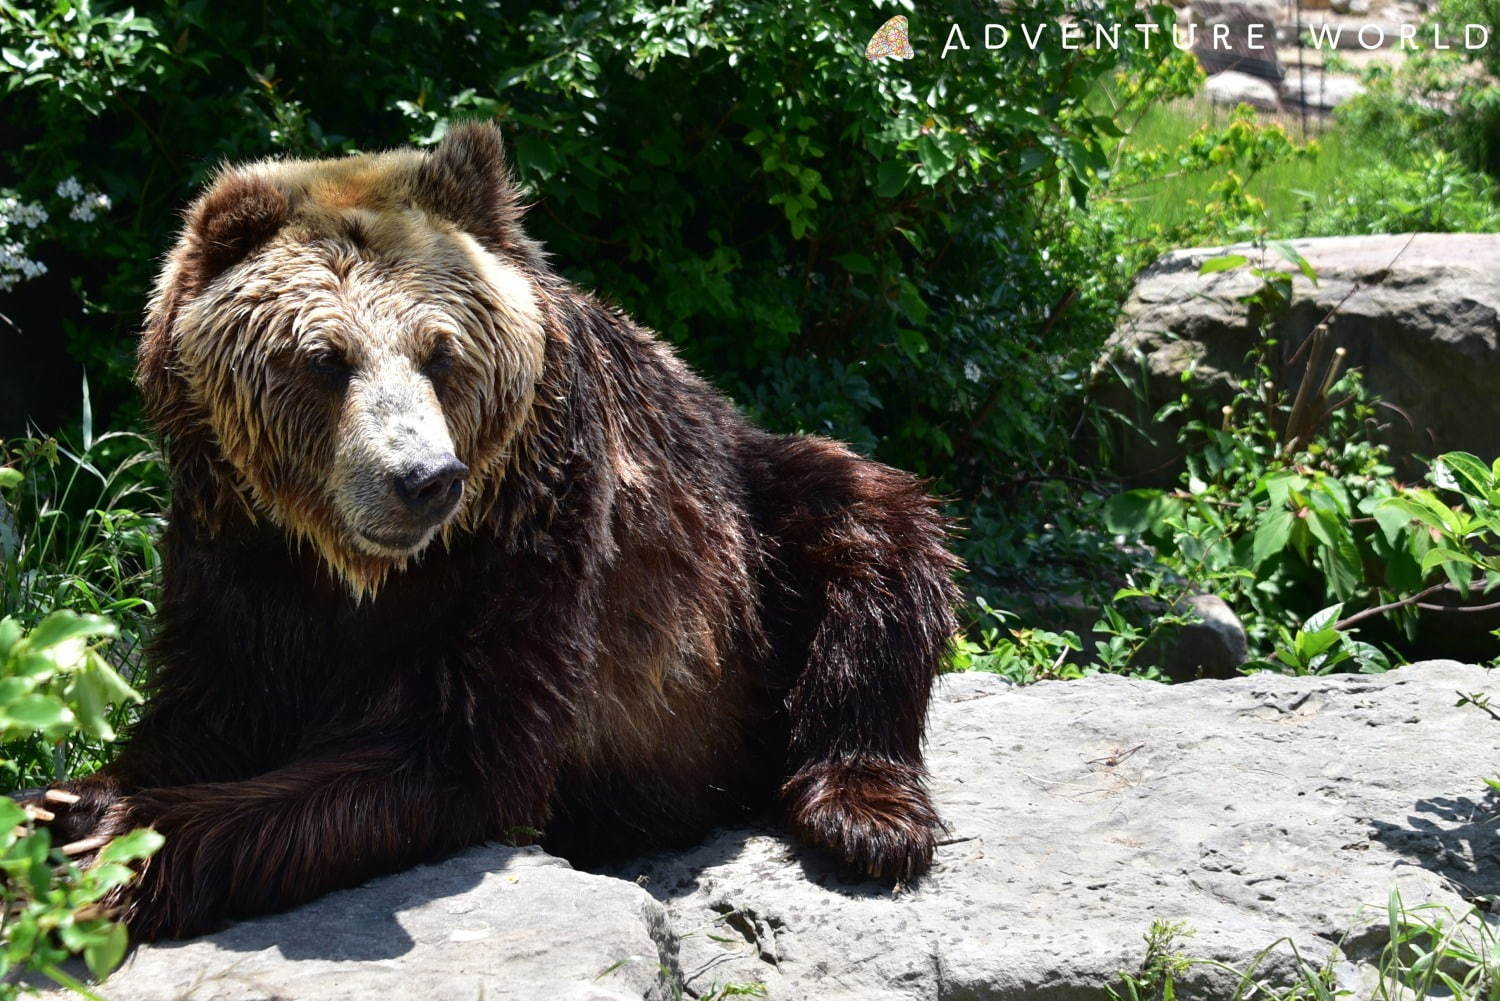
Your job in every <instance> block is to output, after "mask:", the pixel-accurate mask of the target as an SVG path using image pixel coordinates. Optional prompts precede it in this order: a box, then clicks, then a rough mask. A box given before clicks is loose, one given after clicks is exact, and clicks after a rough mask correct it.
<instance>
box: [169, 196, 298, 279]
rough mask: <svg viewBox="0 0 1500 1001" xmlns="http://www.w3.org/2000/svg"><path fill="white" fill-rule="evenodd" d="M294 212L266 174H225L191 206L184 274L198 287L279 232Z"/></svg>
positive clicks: (184, 238) (188, 216) (184, 241)
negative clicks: (259, 175)
mask: <svg viewBox="0 0 1500 1001" xmlns="http://www.w3.org/2000/svg"><path fill="white" fill-rule="evenodd" d="M290 214H291V205H290V203H289V202H288V201H287V197H286V195H285V194H283V193H282V192H281V191H280V190H279V189H278V188H277V187H276V186H275V185H273V184H272V183H271V182H270V181H268V180H266V179H265V178H263V177H255V176H253V175H246V174H240V173H234V172H229V173H225V174H223V175H221V176H220V178H219V180H218V181H216V182H215V183H214V185H213V187H211V188H210V189H209V190H208V193H207V194H205V195H204V196H203V197H202V198H200V199H198V201H196V202H195V203H193V206H192V208H190V209H188V212H187V226H186V228H185V229H184V231H183V246H184V249H185V251H186V253H185V254H184V255H183V258H184V259H183V264H184V265H185V269H184V273H183V274H182V275H181V276H180V277H181V280H183V281H184V283H185V284H186V285H188V286H190V287H191V288H192V290H193V291H198V290H199V289H201V288H202V287H203V286H204V285H206V284H208V283H209V282H210V281H212V280H213V279H214V278H215V277H216V276H218V275H220V274H223V273H224V272H225V271H227V270H228V269H229V268H231V267H233V266H234V265H236V264H238V263H239V262H240V261H242V260H244V259H245V258H246V257H247V256H249V255H250V253H251V251H253V250H255V249H256V248H257V247H259V246H260V245H261V244H263V243H265V242H266V241H267V240H269V239H270V238H271V237H273V236H275V235H276V233H277V232H278V231H279V230H280V229H281V227H282V226H284V225H286V221H287V218H288V216H289V215H290Z"/></svg>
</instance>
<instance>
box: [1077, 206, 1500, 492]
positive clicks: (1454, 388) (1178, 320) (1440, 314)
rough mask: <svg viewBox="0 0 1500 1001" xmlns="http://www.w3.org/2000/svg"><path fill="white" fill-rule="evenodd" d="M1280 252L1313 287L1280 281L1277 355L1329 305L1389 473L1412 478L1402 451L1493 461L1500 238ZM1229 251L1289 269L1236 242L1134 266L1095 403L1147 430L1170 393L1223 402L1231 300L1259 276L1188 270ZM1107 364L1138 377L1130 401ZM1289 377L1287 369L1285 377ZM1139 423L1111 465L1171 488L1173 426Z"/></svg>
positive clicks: (1234, 349) (1333, 244)
mask: <svg viewBox="0 0 1500 1001" xmlns="http://www.w3.org/2000/svg"><path fill="white" fill-rule="evenodd" d="M1293 246H1294V247H1295V248H1296V249H1297V251H1298V252H1299V253H1300V254H1302V256H1303V257H1305V258H1306V259H1307V261H1308V262H1309V263H1310V264H1311V265H1312V267H1313V269H1314V270H1315V271H1316V272H1317V275H1318V284H1317V285H1314V284H1313V283H1312V282H1311V281H1309V280H1308V279H1306V278H1304V277H1302V276H1301V275H1300V274H1298V275H1297V276H1296V277H1295V278H1294V279H1293V281H1292V303H1291V306H1290V308H1289V309H1288V310H1287V311H1286V312H1285V313H1284V314H1283V315H1281V316H1280V317H1279V318H1278V319H1277V321H1276V322H1275V323H1274V324H1273V326H1272V332H1273V334H1274V336H1275V337H1276V338H1277V339H1278V340H1279V343H1280V345H1281V349H1282V353H1283V356H1290V355H1291V354H1292V353H1294V352H1295V351H1296V349H1297V348H1298V347H1300V346H1301V344H1302V342H1303V340H1304V339H1305V338H1306V337H1307V336H1308V334H1309V332H1310V331H1312V329H1313V328H1314V327H1315V326H1316V325H1317V324H1318V322H1319V321H1321V320H1322V319H1323V318H1324V316H1326V315H1327V314H1328V313H1329V312H1330V311H1331V310H1333V309H1334V308H1335V307H1337V313H1336V314H1335V315H1334V316H1333V318H1332V319H1331V321H1330V323H1329V333H1330V338H1331V346H1334V347H1338V346H1341V347H1343V348H1345V349H1346V350H1347V352H1348V356H1347V364H1348V365H1350V366H1357V367H1359V368H1361V369H1362V370H1363V371H1364V375H1365V384H1366V385H1367V386H1368V387H1369V388H1370V389H1371V390H1372V391H1373V392H1374V393H1375V394H1376V395H1378V396H1379V397H1380V398H1381V399H1382V400H1383V401H1384V403H1385V404H1386V406H1385V408H1383V410H1382V414H1383V415H1384V420H1385V421H1386V422H1387V428H1386V430H1385V432H1384V434H1385V437H1386V440H1387V441H1389V443H1390V444H1391V445H1392V446H1393V449H1394V450H1395V453H1396V457H1397V460H1398V470H1399V471H1400V472H1401V473H1403V474H1404V475H1408V476H1417V475H1420V473H1421V470H1422V469H1423V468H1424V467H1422V466H1421V464H1420V463H1417V462H1415V461H1412V457H1414V456H1427V457H1431V456H1433V455H1436V454H1437V453H1440V452H1443V451H1450V450H1454V449H1462V450H1465V451H1470V452H1475V453H1477V454H1478V455H1481V456H1489V457H1493V456H1496V455H1500V404H1497V403H1496V400H1497V397H1496V395H1495V386H1497V385H1500V266H1497V265H1500V234H1431V233H1423V234H1418V235H1416V236H1410V235H1397V236H1359V237H1349V236H1341V237H1327V238H1321V239H1312V240H1297V241H1294V242H1293ZM1231 253H1238V254H1243V255H1245V256H1247V257H1249V258H1250V259H1251V262H1252V263H1262V264H1264V265H1266V266H1270V267H1277V268H1281V269H1283V270H1295V269H1294V268H1292V265H1290V264H1289V263H1287V262H1286V261H1284V260H1282V259H1281V257H1279V256H1278V255H1277V254H1276V253H1275V252H1274V251H1272V250H1265V251H1261V250H1257V249H1256V248H1255V247H1253V246H1251V245H1248V244H1245V245H1238V246H1232V247H1217V248H1198V249H1193V250H1177V251H1173V252H1172V253H1170V254H1168V255H1166V256H1165V257H1163V258H1162V259H1161V260H1160V261H1158V262H1156V263H1155V264H1153V265H1152V266H1151V267H1149V268H1146V269H1145V270H1144V271H1142V272H1141V274H1140V275H1139V276H1138V277H1137V279H1136V284H1135V288H1134V289H1133V291H1132V292H1131V295H1130V298H1129V300H1128V301H1127V302H1126V304H1125V307H1124V310H1123V314H1122V319H1121V321H1120V324H1119V326H1118V327H1117V329H1116V331H1115V333H1114V335H1113V336H1112V337H1111V338H1110V340H1109V342H1108V344H1107V345H1106V347H1105V351H1104V362H1105V363H1101V365H1100V366H1099V369H1098V371H1097V377H1096V380H1095V386H1094V392H1095V396H1096V398H1097V399H1099V400H1101V401H1102V402H1104V403H1107V404H1109V405H1110V406H1113V407H1116V408H1117V409H1120V410H1122V411H1123V412H1126V413H1129V414H1132V415H1133V416H1134V417H1136V418H1138V419H1142V420H1144V421H1145V422H1146V424H1148V425H1149V424H1150V416H1151V414H1152V413H1154V412H1155V410H1156V409H1157V408H1159V407H1160V406H1161V405H1162V404H1163V403H1166V402H1169V401H1171V400H1175V399H1177V397H1178V396H1179V395H1181V394H1182V392H1183V391H1184V388H1186V389H1187V390H1188V391H1190V392H1191V394H1192V395H1193V396H1194V398H1195V399H1196V400H1198V401H1199V402H1200V403H1201V404H1202V405H1203V407H1204V408H1205V409H1207V410H1217V408H1218V407H1219V406H1221V405H1222V404H1224V403H1225V402H1226V401H1227V399H1228V398H1229V396H1230V393H1231V391H1232V388H1233V385H1234V383H1235V382H1236V381H1237V380H1238V379H1239V378H1241V377H1244V376H1247V375H1250V374H1251V373H1250V370H1249V368H1248V366H1247V364H1246V361H1245V358H1246V354H1247V353H1248V352H1249V351H1250V349H1251V347H1252V346H1253V345H1254V344H1255V343H1256V339H1257V334H1256V331H1255V328H1254V326H1253V325H1252V323H1251V322H1250V320H1249V317H1248V315H1247V309H1246V306H1245V304H1244V303H1243V302H1241V301H1240V300H1241V297H1243V296H1245V295H1246V294H1247V293H1249V292H1251V291H1253V290H1254V289H1255V288H1257V287H1258V286H1259V284H1260V282H1259V279H1257V278H1255V277H1254V276H1253V275H1251V274H1250V273H1249V269H1248V268H1239V269H1235V270H1230V271H1219V272H1215V273H1212V274H1207V275H1200V274H1199V273H1198V272H1199V268H1200V266H1201V265H1202V264H1203V262H1204V261H1205V260H1207V259H1209V258H1211V257H1218V256H1221V255H1224V254H1231ZM1306 354H1307V352H1303V356H1304V357H1305V356H1306ZM1114 371H1123V372H1126V373H1129V374H1130V375H1132V376H1133V377H1137V376H1143V378H1141V379H1140V381H1141V383H1142V384H1141V385H1140V386H1139V388H1140V389H1143V390H1144V393H1145V399H1144V401H1141V400H1137V399H1136V398H1135V396H1134V395H1133V394H1132V392H1131V391H1130V390H1129V389H1127V388H1126V387H1125V386H1124V385H1122V384H1121V383H1120V381H1119V380H1118V379H1116V378H1114V377H1113V375H1112V373H1113V372H1114ZM1185 371H1191V376H1190V379H1189V381H1188V383H1187V384H1186V386H1184V383H1183V381H1182V375H1183V373H1184V372H1185ZM1317 375H1318V377H1319V378H1321V375H1322V373H1321V372H1320V373H1317ZM1298 381H1299V373H1298V371H1297V367H1296V366H1293V367H1291V368H1289V370H1288V385H1289V386H1290V387H1293V388H1294V387H1295V386H1296V385H1297V383H1298ZM1153 430H1154V437H1155V439H1156V441H1155V443H1154V444H1153V443H1147V442H1145V441H1143V440H1142V439H1141V438H1140V437H1139V436H1138V435H1133V434H1132V435H1129V436H1127V437H1125V438H1124V439H1122V441H1121V442H1120V443H1119V444H1120V448H1119V449H1118V450H1117V453H1116V454H1117V457H1118V460H1119V465H1118V471H1119V472H1120V473H1121V474H1122V475H1124V476H1126V477H1127V478H1129V479H1132V480H1133V481H1135V482H1141V483H1159V484H1166V483H1170V482H1173V481H1175V478H1176V472H1177V470H1178V469H1179V468H1180V466H1181V451H1180V449H1179V448H1178V446H1177V445H1176V442H1175V440H1174V439H1175V427H1174V426H1172V425H1166V426H1159V427H1156V428H1154V429H1153Z"/></svg>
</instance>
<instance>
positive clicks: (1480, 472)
mask: <svg viewBox="0 0 1500 1001" xmlns="http://www.w3.org/2000/svg"><path fill="white" fill-rule="evenodd" d="M1438 462H1440V463H1442V464H1443V465H1444V466H1446V467H1448V469H1450V470H1451V471H1452V472H1454V473H1455V474H1457V475H1458V476H1459V477H1461V478H1462V479H1463V480H1464V482H1466V483H1467V484H1468V485H1469V488H1470V489H1469V490H1466V491H1464V493H1466V494H1469V493H1472V494H1474V495H1477V496H1478V497H1480V498H1484V499H1489V495H1490V494H1491V493H1492V492H1493V491H1494V489H1495V482H1494V479H1493V477H1492V476H1491V474H1490V467H1489V466H1487V465H1485V464H1484V463H1483V462H1481V461H1479V459H1478V458H1477V457H1476V456H1473V455H1470V454H1469V453H1468V452H1445V453H1444V454H1443V455H1441V456H1439V457H1438Z"/></svg>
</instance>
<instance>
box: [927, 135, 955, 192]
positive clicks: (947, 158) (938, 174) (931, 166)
mask: <svg viewBox="0 0 1500 1001" xmlns="http://www.w3.org/2000/svg"><path fill="white" fill-rule="evenodd" d="M917 157H918V158H919V159H920V160H921V161H922V170H923V173H924V174H925V175H926V176H924V177H923V178H922V180H924V181H926V182H927V183H928V184H930V185H931V184H937V182H938V181H941V180H942V179H943V178H944V177H946V176H947V175H948V172H949V171H951V170H952V169H953V167H954V164H955V163H956V162H957V161H955V160H954V158H953V154H952V153H950V152H948V151H947V150H946V149H944V148H943V147H942V145H941V144H940V143H938V141H937V140H936V139H934V138H933V137H932V136H921V137H920V138H918V139H917Z"/></svg>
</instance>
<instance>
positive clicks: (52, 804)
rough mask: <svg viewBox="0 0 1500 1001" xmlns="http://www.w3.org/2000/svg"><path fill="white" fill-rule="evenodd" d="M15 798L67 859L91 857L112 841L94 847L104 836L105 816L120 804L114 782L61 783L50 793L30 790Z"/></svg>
mask: <svg viewBox="0 0 1500 1001" xmlns="http://www.w3.org/2000/svg"><path fill="white" fill-rule="evenodd" d="M12 798H13V799H14V800H15V801H16V802H17V803H18V804H19V805H20V806H21V807H22V809H24V810H25V811H26V814H27V816H29V817H31V818H32V819H33V820H35V821H36V822H37V823H39V824H41V825H43V826H45V827H46V828H47V829H48V830H49V831H51V832H52V844H54V845H55V846H57V847H58V849H59V850H61V851H62V852H63V854H64V855H68V856H70V857H77V858H87V857H91V856H92V853H93V852H95V851H97V850H98V849H99V848H101V847H102V846H103V845H104V843H105V842H106V841H108V840H109V839H108V838H105V839H104V841H100V842H99V843H98V844H94V841H95V839H96V838H97V837H98V835H100V834H101V833H103V832H102V831H101V830H100V827H101V825H102V824H104V820H105V816H106V814H108V813H109V811H110V810H111V809H112V808H113V807H114V806H115V805H116V804H117V803H119V801H120V793H119V790H118V788H116V786H115V784H114V783H113V782H109V781H98V780H95V779H81V780H79V781H77V782H60V783H58V784H57V785H54V786H49V787H48V788H46V789H26V790H23V791H21V792H18V793H14V794H13V795H12Z"/></svg>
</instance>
